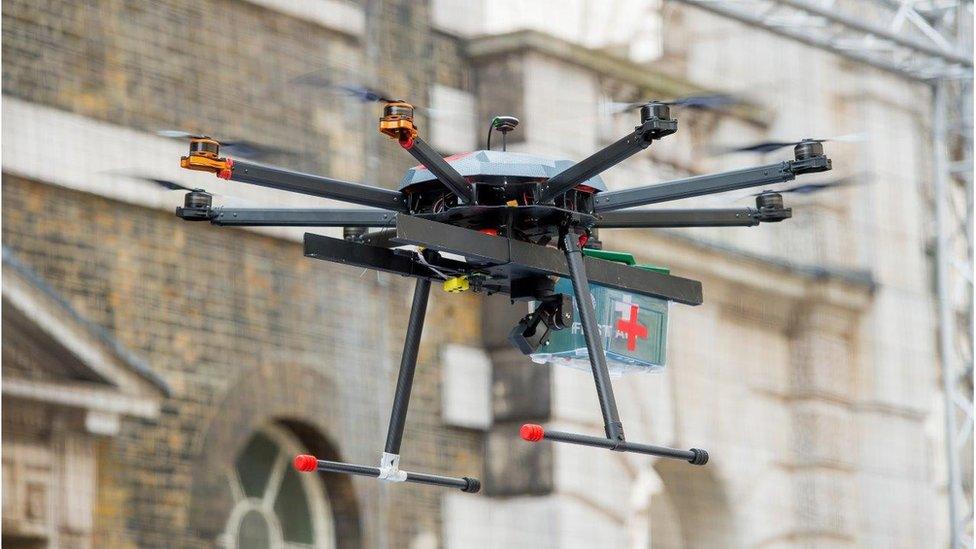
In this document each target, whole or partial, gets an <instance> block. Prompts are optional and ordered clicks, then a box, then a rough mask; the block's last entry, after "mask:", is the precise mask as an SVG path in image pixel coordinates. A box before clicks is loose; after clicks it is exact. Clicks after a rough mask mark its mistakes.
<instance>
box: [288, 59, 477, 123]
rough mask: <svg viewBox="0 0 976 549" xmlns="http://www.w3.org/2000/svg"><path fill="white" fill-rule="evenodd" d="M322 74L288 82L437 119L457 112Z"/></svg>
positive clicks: (305, 75) (308, 74) (313, 74)
mask: <svg viewBox="0 0 976 549" xmlns="http://www.w3.org/2000/svg"><path fill="white" fill-rule="evenodd" d="M323 72H324V71H321V70H319V71H313V72H310V73H306V74H302V75H300V76H296V77H295V78H292V79H291V80H290V81H289V82H290V83H291V84H297V85H300V86H310V87H313V88H320V89H324V90H327V91H329V92H330V93H332V94H333V95H340V96H345V97H346V98H348V99H351V100H355V101H358V102H360V103H409V104H410V105H411V106H412V107H413V108H414V111H416V112H420V113H424V114H425V115H427V116H430V117H437V116H440V115H443V114H456V113H457V112H458V111H449V110H446V109H435V108H431V107H425V106H422V105H417V104H415V103H414V102H413V101H404V100H403V99H393V97H394V96H393V95H391V94H390V93H388V92H386V91H384V90H381V89H379V88H376V87H372V86H366V85H364V84H361V83H359V82H335V81H334V80H333V79H331V78H329V77H328V76H326V75H325V74H323Z"/></svg>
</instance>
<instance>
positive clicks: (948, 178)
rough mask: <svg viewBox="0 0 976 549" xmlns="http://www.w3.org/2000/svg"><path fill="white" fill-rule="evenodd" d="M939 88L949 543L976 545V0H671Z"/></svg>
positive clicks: (935, 102) (936, 187)
mask: <svg viewBox="0 0 976 549" xmlns="http://www.w3.org/2000/svg"><path fill="white" fill-rule="evenodd" d="M674 1H677V2H680V3H683V4H687V5H691V6H695V7H697V8H700V9H703V10H706V11H709V12H711V13H714V14H717V15H720V16H723V17H726V18H729V19H732V20H735V21H739V22H741V23H745V24H747V25H750V26H753V27H757V28H761V29H763V30H766V31H769V32H771V33H774V34H777V35H779V36H783V37H786V38H789V39H792V40H796V41H798V42H800V43H803V44H807V45H809V46H813V47H816V48H820V49H823V50H826V51H830V52H833V53H835V54H837V55H840V56H843V57H845V58H847V59H850V60H853V61H857V62H859V63H863V64H866V65H869V66H872V67H875V68H878V69H881V70H884V71H887V72H889V73H893V74H896V75H898V76H900V77H903V78H906V79H909V80H912V81H916V82H924V83H926V84H928V85H929V86H931V89H932V155H933V161H932V169H933V177H932V185H931V187H930V189H931V192H932V197H931V200H932V209H933V214H934V218H935V223H934V232H935V235H934V236H935V247H936V253H935V273H936V280H935V282H936V290H935V292H936V300H937V303H936V306H937V317H938V326H939V332H938V348H939V361H940V365H941V378H942V389H943V393H944V394H943V397H944V399H945V408H944V413H945V417H944V423H945V451H946V473H947V479H946V483H947V486H946V492H947V498H948V504H949V536H950V544H951V547H952V549H959V548H962V547H972V546H973V505H972V495H973V470H972V461H973V454H972V452H973V450H972V448H973V158H972V152H973V111H972V105H973V58H972V46H973V34H972V33H973V29H972V26H971V22H972V17H973V2H972V0H944V1H941V2H932V1H921V0H871V1H867V0H863V1H862V0H859V1H858V2H841V1H838V0H674Z"/></svg>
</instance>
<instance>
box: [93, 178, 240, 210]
mask: <svg viewBox="0 0 976 549" xmlns="http://www.w3.org/2000/svg"><path fill="white" fill-rule="evenodd" d="M103 173H112V174H114V175H121V176H123V177H127V178H129V179H134V180H137V181H143V182H146V183H151V184H153V185H156V186H157V187H160V188H162V189H165V190H167V191H184V192H195V193H206V194H209V195H210V196H217V197H220V198H221V199H223V204H224V205H228V206H229V205H234V206H237V207H241V208H246V207H253V206H254V203H253V202H250V201H248V200H245V199H243V198H238V197H236V196H231V195H227V194H224V193H215V192H211V191H208V190H206V189H203V188H200V187H187V186H186V185H183V184H182V183H177V182H175V181H172V180H170V179H161V178H158V177H153V176H149V175H144V174H140V173H132V172H125V171H110V172H103Z"/></svg>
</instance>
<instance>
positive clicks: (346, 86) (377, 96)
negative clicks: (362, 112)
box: [291, 72, 400, 103]
mask: <svg viewBox="0 0 976 549" xmlns="http://www.w3.org/2000/svg"><path fill="white" fill-rule="evenodd" d="M291 82H292V83H294V84H299V85H302V86H312V87H315V88H323V89H326V90H329V91H331V92H332V93H335V94H336V95H345V96H348V97H351V98H353V99H358V100H359V101H362V102H363V103H396V102H399V101H400V100H399V99H392V96H391V95H390V94H388V93H386V92H384V91H381V90H378V89H375V88H371V87H369V86H364V85H361V84H350V83H334V82H331V81H330V80H329V79H328V78H326V77H324V76H322V75H321V74H318V73H314V72H313V73H309V74H303V75H301V76H299V77H297V78H294V79H292V80H291Z"/></svg>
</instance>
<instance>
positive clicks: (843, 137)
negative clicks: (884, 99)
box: [720, 133, 865, 154]
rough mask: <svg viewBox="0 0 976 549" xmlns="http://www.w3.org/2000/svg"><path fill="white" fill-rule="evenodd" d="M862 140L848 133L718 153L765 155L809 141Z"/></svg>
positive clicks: (776, 142) (751, 146) (759, 143)
mask: <svg viewBox="0 0 976 549" xmlns="http://www.w3.org/2000/svg"><path fill="white" fill-rule="evenodd" d="M864 139H865V135H864V134H863V133H849V134H845V135H838V136H834V137H827V138H823V139H812V138H811V139H801V140H799V141H760V142H758V143H753V144H751V145H746V146H745V147H731V148H726V149H722V150H721V151H720V154H729V153H739V152H753V153H761V154H765V153H771V152H773V151H778V150H780V149H783V148H785V147H795V146H797V145H799V144H800V143H809V142H811V141H812V142H815V143H828V142H837V141H846V142H854V141H864Z"/></svg>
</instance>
